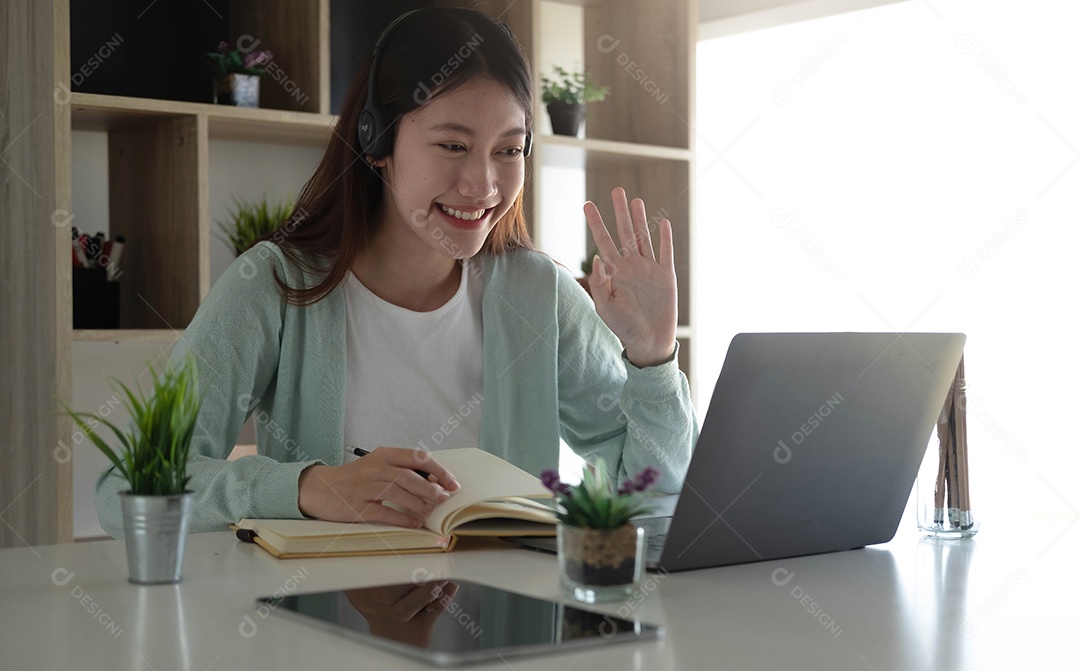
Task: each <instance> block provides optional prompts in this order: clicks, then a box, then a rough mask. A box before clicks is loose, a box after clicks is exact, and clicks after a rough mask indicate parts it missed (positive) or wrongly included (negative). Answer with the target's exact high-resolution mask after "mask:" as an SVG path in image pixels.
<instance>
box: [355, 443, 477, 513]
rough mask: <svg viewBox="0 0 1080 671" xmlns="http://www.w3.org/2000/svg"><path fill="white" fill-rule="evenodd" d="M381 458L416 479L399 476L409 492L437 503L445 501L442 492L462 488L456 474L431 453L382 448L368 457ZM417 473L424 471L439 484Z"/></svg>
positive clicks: (403, 475) (398, 448)
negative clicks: (377, 456)
mask: <svg viewBox="0 0 1080 671" xmlns="http://www.w3.org/2000/svg"><path fill="white" fill-rule="evenodd" d="M380 453H381V455H380V458H384V459H385V461H384V463H386V464H388V465H390V466H394V467H396V468H399V469H402V470H405V471H408V472H409V473H411V474H412V475H413V476H415V477H407V476H406V475H405V474H397V475H398V476H400V478H401V479H400V482H401V483H402V486H403V487H405V488H407V489H408V490H409V491H411V492H413V493H415V494H417V495H418V496H422V497H424V498H427V499H430V500H432V501H434V502H436V503H441V502H442V501H445V500H446V499H445V498H442V499H441V500H439V496H438V495H439V493H440V492H441V491H442V490H446V491H447V492H452V491H456V490H458V489H460V488H461V485H460V484H459V483H458V481H457V478H455V477H454V474H453V473H451V472H450V471H448V470H447V469H446V468H445V467H444V466H443V465H442V464H440V463H439V462H438V461H436V460H435V459H434V458H433V457H432V456H431V453H430V452H425V451H424V450H418V449H417V450H413V449H406V448H400V447H380V448H378V449H376V450H374V451H373V452H372V453H371V454H370V455H368V457H366V458H370V457H372V456H375V455H377V454H380ZM415 471H424V472H425V473H429V474H430V475H431V476H432V477H433V478H434V479H435V481H436V482H437V483H438V484H435V483H433V482H431V481H430V480H425V479H424V478H423V476H421V475H419V474H417V473H415Z"/></svg>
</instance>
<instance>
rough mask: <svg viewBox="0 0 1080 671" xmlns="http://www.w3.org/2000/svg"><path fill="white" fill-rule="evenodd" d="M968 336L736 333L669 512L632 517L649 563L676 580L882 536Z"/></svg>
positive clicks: (900, 508) (896, 517)
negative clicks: (678, 574) (677, 575)
mask: <svg viewBox="0 0 1080 671" xmlns="http://www.w3.org/2000/svg"><path fill="white" fill-rule="evenodd" d="M965 339H966V337H965V336H964V335H963V334H961V333H740V334H739V335H737V336H735V338H733V339H732V341H731V345H730V347H729V348H728V353H727V357H726V358H725V359H724V366H723V369H722V370H721V372H720V378H719V379H718V380H717V382H716V390H715V391H714V392H713V397H712V402H711V403H710V406H709V412H708V415H707V416H706V418H705V422H704V424H703V426H702V429H701V436H700V437H699V439H698V443H697V446H696V447H695V449H694V455H693V458H692V460H691V463H690V468H689V471H688V473H687V476H686V482H685V484H684V486H683V490H682V493H681V494H680V495H679V497H678V500H677V502H676V501H667V500H665V501H661V504H662V506H667V507H668V508H669V509H670V508H671V507H672V506H673V507H674V514H673V515H672V516H671V517H665V516H663V515H660V516H655V517H651V518H645V519H640V520H637V523H638V524H640V525H641V526H644V527H645V528H646V530H647V532H648V534H649V544H650V553H651V556H650V557H649V567H650V568H653V569H658V568H659V569H662V570H665V571H684V570H688V569H696V568H706V567H711V566H725V565H728V564H740V563H744V562H753V561H762V560H766V559H780V558H785V557H796V556H801V555H810V554H818V553H822V552H835V551H839V550H850V549H854V548H860V547H863V546H866V545H872V544H875V543H884V542H886V541H888V540H890V539H892V537H893V536H894V535H895V534H896V528H897V525H898V524H899V522H900V517H901V515H902V514H903V512H904V507H905V505H906V504H907V500H908V495H909V494H910V492H911V488H912V485H913V484H914V482H915V476H916V474H917V473H918V470H919V465H920V463H921V461H922V458H923V454H924V453H925V451H926V446H927V442H928V440H929V438H930V434H931V432H932V430H933V427H934V425H935V423H936V422H937V418H938V416H939V415H940V414H941V407H942V405H943V404H944V402H945V395H946V393H947V391H948V389H949V387H950V385H951V384H952V382H953V378H954V376H955V374H956V368H957V366H958V365H959V363H960V357H961V356H962V355H963V351H964V341H965ZM534 545H536V544H534ZM540 545H542V543H541V544H540Z"/></svg>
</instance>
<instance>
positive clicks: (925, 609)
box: [0, 519, 1080, 671]
mask: <svg viewBox="0 0 1080 671" xmlns="http://www.w3.org/2000/svg"><path fill="white" fill-rule="evenodd" d="M1072 521H1075V519H1074V520H1072ZM1065 522H1067V523H1068V524H1063V523H1062V520H1060V519H1055V520H1050V521H1048V522H1047V523H1046V525H1045V528H1042V529H1040V528H1028V529H1026V530H1025V531H1021V530H1020V529H1017V528H1015V527H1014V528H1011V529H1009V530H997V531H996V533H995V530H993V529H991V530H987V529H984V530H983V531H982V532H981V533H980V535H979V536H978V537H976V538H975V539H974V540H973V541H967V542H952V543H949V542H945V543H942V542H933V541H930V540H924V539H921V538H920V537H919V536H918V535H917V534H916V532H915V531H914V529H912V528H911V526H910V523H909V521H908V520H907V519H905V521H904V522H902V523H901V533H899V534H898V535H897V538H895V539H894V540H893V541H892V542H890V543H888V544H885V545H881V546H876V547H873V548H868V549H864V550H855V551H851V552H842V553H835V554H830V555H820V556H814V557H802V558H797V559H787V560H780V561H771V562H763V563H757V564H746V565H742V566H731V567H725V568H717V569H709V570H703V571H693V572H689V573H678V574H670V575H662V574H661V575H657V574H651V575H650V577H649V580H647V581H646V584H645V586H644V587H643V589H642V592H641V593H640V595H639V598H637V599H634V600H631V601H630V602H629V603H616V604H610V605H608V606H606V607H604V608H602V610H605V611H607V612H610V613H616V612H618V611H619V610H620V608H621V609H622V611H623V612H624V613H625V612H630V613H631V614H632V615H634V616H638V617H640V618H641V619H643V620H647V621H652V622H657V623H661V624H664V625H666V627H667V636H666V638H665V639H664V640H663V641H661V642H659V643H655V642H654V643H641V644H628V645H622V646H609V647H606V648H604V649H601V650H597V651H590V652H586V653H584V654H579V653H577V652H573V653H567V654H560V655H555V656H541V657H532V658H525V659H514V660H512V664H513V666H512V667H511V666H509V665H508V664H505V663H503V662H499V663H497V664H489V665H486V666H484V667H483V668H503V669H509V668H512V669H515V670H517V671H526V670H527V669H544V670H545V671H551V670H553V669H554V670H555V671H561V670H562V669H568V668H571V667H573V668H576V669H648V670H650V671H651V670H653V669H715V668H732V669H784V668H792V669H793V668H799V669H858V670H861V671H867V670H869V671H886V670H887V669H920V670H921V669H950V670H952V669H998V668H1000V669H1015V668H1054V669H1061V668H1080V626H1078V625H1080V615H1078V613H1080V583H1078V581H1077V578H1076V562H1075V559H1076V557H1077V556H1078V552H1077V550H1078V549H1080V525H1075V526H1074V525H1072V523H1071V522H1069V521H1068V520H1065ZM1006 531H1008V533H1006ZM418 569H422V570H424V571H430V572H432V573H434V574H435V575H437V576H439V577H458V578H466V579H473V580H476V581H480V582H486V583H489V584H494V585H497V586H500V587H503V588H506V589H511V590H515V591H520V592H524V593H527V594H532V595H536V596H542V597H548V598H555V599H557V598H558V586H557V584H556V565H555V558H554V557H553V556H549V555H544V554H540V553H536V552H530V551H527V550H521V549H517V548H512V547H510V546H508V545H504V544H502V543H499V542H497V541H483V542H479V543H477V544H475V545H473V546H470V547H465V548H461V549H459V550H458V551H455V552H453V553H450V554H442V555H412V556H402V557H392V556H391V557H369V558H341V559H318V560H289V561H279V560H276V559H274V558H272V557H271V556H270V555H269V554H267V553H266V552H264V551H263V550H261V549H259V548H258V547H256V546H253V545H248V544H242V543H239V542H237V541H236V539H235V537H233V536H232V535H231V534H228V533H215V534H198V535H194V536H191V538H190V539H189V543H188V548H187V558H186V562H185V567H184V581H183V583H181V584H180V585H178V586H171V585H170V586H154V587H139V586H135V585H131V584H129V583H128V582H127V579H126V576H127V570H126V560H125V555H124V545H123V542H122V541H102V542H96V543H85V544H74V545H56V546H48V547H35V548H21V549H10V550H4V551H0V594H2V595H3V598H2V599H0V624H2V626H0V668H3V669H13V670H14V669H76V668H78V669H152V670H153V671H166V670H167V669H196V670H199V671H202V670H204V669H229V670H240V669H257V670H259V671H266V670H267V669H285V668H311V667H312V666H314V664H313V663H312V662H313V660H315V661H316V662H317V665H318V668H323V669H333V668H350V669H351V668H357V661H358V660H362V661H363V662H364V666H365V667H367V668H380V669H382V668H429V667H424V666H422V665H416V664H414V663H412V662H409V661H406V660H404V659H403V658H400V657H397V656H394V655H391V654H388V653H384V652H381V651H378V650H374V649H370V648H367V647H365V646H363V645H361V644H359V643H356V642H352V641H349V640H347V639H344V638H340V637H336V636H333V635H330V634H327V633H323V632H320V631H316V630H313V629H309V628H307V627H304V626H302V625H300V624H298V623H294V622H291V621H288V620H285V619H283V618H281V617H278V616H275V615H269V616H265V615H263V616H260V614H259V613H258V612H257V611H256V608H255V605H254V599H255V598H256V597H259V596H265V595H269V594H272V593H274V592H275V591H279V590H288V589H290V588H292V589H294V590H295V591H297V592H308V591H320V590H329V589H335V588H344V587H350V586H357V587H359V586H367V585H374V584H378V583H386V582H408V581H409V580H410V578H411V576H412V575H413V574H414V572H415V571H417V570H418ZM245 618H247V621H249V622H252V623H254V625H255V628H254V630H253V629H252V627H251V626H250V625H247V624H246V622H245ZM245 627H246V630H245V632H244V633H245V634H247V635H242V633H241V630H242V628H245Z"/></svg>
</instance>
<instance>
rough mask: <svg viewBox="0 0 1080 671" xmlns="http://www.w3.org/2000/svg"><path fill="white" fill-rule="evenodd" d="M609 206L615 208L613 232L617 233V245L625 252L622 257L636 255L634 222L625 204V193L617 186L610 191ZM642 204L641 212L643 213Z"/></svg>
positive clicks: (636, 245)
mask: <svg viewBox="0 0 1080 671" xmlns="http://www.w3.org/2000/svg"><path fill="white" fill-rule="evenodd" d="M611 204H612V206H613V207H614V208H615V230H617V231H618V232H619V243H620V244H621V245H622V249H623V250H625V251H624V253H623V256H627V255H629V254H638V253H639V252H638V241H637V236H636V235H635V234H634V221H633V217H632V216H631V214H630V206H629V205H627V204H626V191H624V190H623V188H622V187H620V186H617V187H615V188H614V189H612V190H611ZM644 207H645V206H644V204H642V211H643V212H644Z"/></svg>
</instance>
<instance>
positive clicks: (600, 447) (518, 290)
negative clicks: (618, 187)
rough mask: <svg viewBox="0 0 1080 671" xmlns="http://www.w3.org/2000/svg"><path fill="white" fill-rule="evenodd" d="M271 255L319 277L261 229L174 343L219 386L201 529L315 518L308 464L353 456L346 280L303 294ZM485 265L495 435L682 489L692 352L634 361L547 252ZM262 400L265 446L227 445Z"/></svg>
mask: <svg viewBox="0 0 1080 671" xmlns="http://www.w3.org/2000/svg"><path fill="white" fill-rule="evenodd" d="M271 269H276V270H277V273H278V275H279V276H280V277H282V278H284V279H285V280H286V281H287V282H288V284H289V286H311V285H312V284H313V283H314V280H315V279H316V278H315V277H314V276H312V275H308V274H307V273H305V272H304V271H302V270H301V269H299V268H297V267H296V266H295V264H292V263H290V262H289V261H288V260H287V259H286V257H285V256H284V255H283V254H282V252H281V250H280V249H279V248H278V247H277V246H276V245H274V244H272V243H270V242H261V243H259V244H258V245H256V246H255V247H253V248H252V249H250V250H248V251H247V252H246V253H244V254H243V255H241V256H240V258H238V259H237V260H236V261H235V262H233V263H232V265H230V266H229V268H228V269H227V270H226V271H225V273H224V275H222V277H221V278H220V279H219V280H218V281H217V282H216V283H215V284H214V286H213V288H212V289H211V290H210V293H209V295H207V297H206V299H205V300H204V301H203V303H202V305H201V306H200V308H199V310H198V312H197V313H196V314H195V317H194V319H192V321H191V325H190V326H189V327H188V328H187V330H186V331H184V334H183V336H181V338H180V341H179V343H178V344H177V346H176V347H175V348H174V351H173V353H172V356H171V359H170V362H176V361H177V359H178V358H179V357H181V356H182V355H183V353H184V352H187V351H191V352H193V353H194V355H195V358H196V360H197V362H198V365H199V386H200V391H201V392H202V394H203V402H202V407H201V409H200V411H199V417H198V421H197V425H196V428H195V435H194V438H193V442H192V446H191V452H192V456H191V459H190V463H189V465H188V473H189V474H190V475H191V485H190V487H191V489H192V490H193V491H194V492H195V493H196V503H195V512H194V516H193V519H192V524H191V530H192V531H193V532H199V531H222V530H225V529H227V527H228V525H229V524H230V523H231V522H236V521H238V520H240V519H241V518H245V517H249V518H301V517H303V515H302V514H301V512H300V510H299V508H298V504H297V480H298V479H299V476H300V472H301V471H302V470H303V469H304V468H306V467H308V466H310V465H312V464H316V463H321V464H329V465H339V464H341V463H342V458H343V455H344V446H343V435H344V426H345V419H344V418H345V411H346V408H345V401H344V399H345V296H344V290H343V286H338V287H337V288H335V289H334V290H333V291H332V292H331V293H330V294H329V295H328V296H327V297H326V298H325V299H323V300H322V301H320V302H318V303H316V304H315V305H311V306H307V307H297V306H293V305H287V304H286V303H285V302H284V301H283V300H282V299H281V296H280V293H279V291H278V288H277V286H276V284H275V283H274V279H273V275H272V272H271ZM485 273H486V275H485V284H484V287H485V288H484V298H483V303H482V310H483V312H482V315H483V334H484V343H483V353H484V370H483V401H482V418H481V430H480V447H481V448H483V449H484V450H486V451H488V452H491V453H493V454H496V455H498V456H500V457H502V458H503V459H506V460H508V461H510V462H512V463H514V464H517V465H518V466H519V467H521V468H523V469H525V470H526V471H528V472H530V473H533V474H536V475H539V474H540V472H541V471H542V470H543V469H546V468H556V467H557V466H558V461H559V438H560V436H561V437H562V438H563V439H565V440H566V442H567V443H568V444H569V445H570V446H571V447H572V448H573V449H574V451H575V452H577V453H578V454H579V455H581V456H582V457H584V458H585V459H587V460H589V461H593V460H595V458H597V457H603V458H604V460H605V461H606V463H607V464H608V468H609V473H608V475H609V477H611V478H617V479H618V481H620V482H621V481H623V480H625V479H627V478H628V477H632V476H633V474H635V473H637V472H639V471H640V470H641V469H643V468H645V467H646V466H650V465H651V466H656V467H658V468H659V469H660V471H661V473H662V478H661V480H660V483H659V487H658V488H659V489H660V490H661V491H664V492H668V493H674V492H678V491H679V490H680V489H681V487H682V481H683V478H684V477H685V474H686V468H687V466H688V464H689V461H690V453H691V450H692V449H693V446H694V444H695V442H696V441H697V435H698V428H697V421H696V418H695V417H694V411H693V408H692V406H691V402H690V393H689V387H688V385H687V382H686V377H685V376H684V375H683V374H682V372H680V371H679V369H678V366H677V364H676V362H675V361H671V362H669V363H664V364H661V365H658V366H653V367H649V368H644V369H642V368H637V367H636V366H634V365H633V364H631V363H630V362H629V361H627V360H626V358H625V356H623V355H621V354H620V352H621V350H622V347H621V345H620V343H619V341H618V339H617V338H616V337H615V335H614V334H613V333H612V332H611V330H610V329H608V328H607V326H606V325H605V324H604V323H603V322H602V321H601V320H600V318H599V317H598V316H597V314H596V310H595V309H594V307H593V305H592V303H591V301H590V300H589V297H588V296H587V295H586V293H585V292H584V291H583V290H582V289H581V287H580V286H579V285H578V284H577V282H576V281H575V280H574V279H573V278H572V277H571V276H570V274H569V273H568V272H567V271H566V270H565V269H564V268H562V267H561V266H559V265H557V264H556V263H554V262H553V261H552V260H551V259H550V258H548V257H547V256H544V255H543V254H539V253H536V252H514V253H510V254H505V255H500V256H492V257H488V259H487V263H486V270H485ZM253 413H254V414H255V416H256V440H257V443H258V454H257V455H251V456H247V457H243V458H240V459H237V460H235V461H226V457H227V456H228V455H229V452H230V451H231V450H232V447H233V445H234V444H235V443H236V439H237V436H238V435H239V433H240V430H241V428H242V427H243V425H244V423H245V422H246V421H247V419H248V417H249V416H250V415H251V414H253ZM436 458H438V455H437V454H436ZM112 470H113V469H112V467H110V468H109V469H108V470H106V471H105V472H104V473H102V475H101V477H100V478H99V479H98V482H97V493H96V503H97V511H98V517H99V519H100V520H101V526H102V527H103V528H104V529H105V531H107V532H108V533H109V534H111V535H113V536H115V537H120V536H121V535H122V534H123V520H122V517H121V512H120V500H119V497H118V493H119V492H121V491H123V490H125V489H127V483H126V482H125V481H124V480H123V479H122V478H121V477H120V476H119V475H117V474H116V473H113V472H112Z"/></svg>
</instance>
